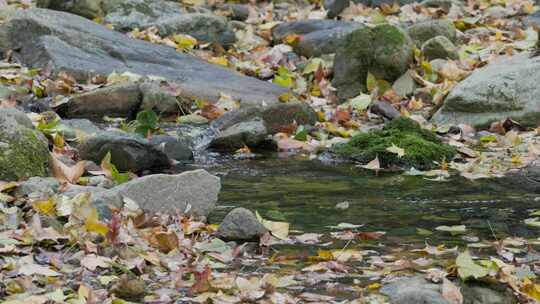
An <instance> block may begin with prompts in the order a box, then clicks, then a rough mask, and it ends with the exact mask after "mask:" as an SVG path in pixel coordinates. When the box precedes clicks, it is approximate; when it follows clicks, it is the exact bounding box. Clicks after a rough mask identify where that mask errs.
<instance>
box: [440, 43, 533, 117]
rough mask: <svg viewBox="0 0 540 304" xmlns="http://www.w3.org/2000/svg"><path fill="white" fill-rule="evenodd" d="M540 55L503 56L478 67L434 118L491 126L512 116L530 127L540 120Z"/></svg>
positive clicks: (453, 92) (451, 94) (455, 90)
mask: <svg viewBox="0 0 540 304" xmlns="http://www.w3.org/2000/svg"><path fill="white" fill-rule="evenodd" d="M539 77H540V57H533V58H530V56H529V54H526V53H522V54H519V55H515V56H512V57H506V56H505V57H501V58H498V59H496V60H495V61H493V62H491V63H490V64H488V65H487V66H485V67H483V68H480V69H478V70H475V71H474V72H473V73H472V74H471V75H470V76H469V77H468V78H466V79H465V80H463V81H461V82H460V83H459V84H458V85H457V86H456V87H454V89H453V90H452V91H451V92H450V94H448V96H447V97H446V99H445V101H444V105H443V106H442V108H441V109H440V110H439V111H438V112H437V113H435V115H434V116H433V118H432V121H433V122H435V123H437V124H461V123H464V124H471V125H474V126H477V127H484V126H488V125H489V124H490V123H491V122H493V121H498V120H502V119H506V118H508V117H510V118H512V119H514V120H516V121H518V122H520V123H521V124H523V125H526V126H534V127H536V126H538V124H539V123H540V100H539V99H538V96H540V87H539V86H538V84H537V83H536V80H537V79H538V78H539Z"/></svg>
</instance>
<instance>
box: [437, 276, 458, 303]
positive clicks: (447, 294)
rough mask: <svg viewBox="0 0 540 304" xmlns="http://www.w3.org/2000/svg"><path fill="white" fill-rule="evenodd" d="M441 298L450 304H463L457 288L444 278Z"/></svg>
mask: <svg viewBox="0 0 540 304" xmlns="http://www.w3.org/2000/svg"><path fill="white" fill-rule="evenodd" d="M442 296H443V298H445V299H446V300H448V302H449V303H450V304H463V295H462V294H461V291H459V288H458V287H457V286H456V285H454V283H452V282H450V281H449V280H448V279H446V278H443V284H442Z"/></svg>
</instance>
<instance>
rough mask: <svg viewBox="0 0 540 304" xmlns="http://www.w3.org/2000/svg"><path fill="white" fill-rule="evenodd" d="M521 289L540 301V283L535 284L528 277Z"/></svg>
mask: <svg viewBox="0 0 540 304" xmlns="http://www.w3.org/2000/svg"><path fill="white" fill-rule="evenodd" d="M521 291H522V292H523V293H525V294H526V295H528V296H529V297H531V298H533V299H535V300H537V301H540V285H538V284H534V283H533V282H531V280H529V279H527V278H525V279H524V280H523V287H521Z"/></svg>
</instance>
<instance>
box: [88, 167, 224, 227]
mask: <svg viewBox="0 0 540 304" xmlns="http://www.w3.org/2000/svg"><path fill="white" fill-rule="evenodd" d="M220 190H221V183H220V180H219V178H218V177H216V176H214V175H212V174H210V173H208V172H206V171H205V170H194V171H186V172H183V173H180V174H177V175H167V174H155V175H147V176H144V177H141V178H138V179H136V180H133V181H130V182H127V183H125V184H121V185H119V186H116V187H114V188H112V189H109V190H105V191H103V190H97V191H94V192H93V194H92V196H93V199H92V200H93V202H94V204H95V205H96V206H97V207H98V210H99V211H100V213H101V214H102V215H104V216H107V214H108V212H107V208H106V206H107V205H109V204H110V205H113V206H121V205H122V203H123V202H124V200H125V198H128V199H131V200H133V201H135V202H136V203H137V204H138V205H139V207H141V208H142V209H145V210H148V211H151V212H163V213H175V212H176V211H179V212H180V213H182V214H190V215H195V216H203V217H208V214H210V212H211V211H212V210H213V209H214V208H215V206H216V202H217V199H218V194H219V191H220Z"/></svg>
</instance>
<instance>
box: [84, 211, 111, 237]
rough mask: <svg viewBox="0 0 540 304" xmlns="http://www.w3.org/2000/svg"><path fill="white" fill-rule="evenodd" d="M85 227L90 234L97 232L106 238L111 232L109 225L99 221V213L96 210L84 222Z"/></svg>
mask: <svg viewBox="0 0 540 304" xmlns="http://www.w3.org/2000/svg"><path fill="white" fill-rule="evenodd" d="M84 227H85V228H86V231H88V232H95V233H98V234H101V235H103V236H105V235H106V234H107V232H109V228H108V227H107V225H105V224H103V223H102V222H100V221H99V219H98V213H97V210H96V208H92V210H91V211H90V214H89V216H88V217H87V218H86V220H85V221H84Z"/></svg>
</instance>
